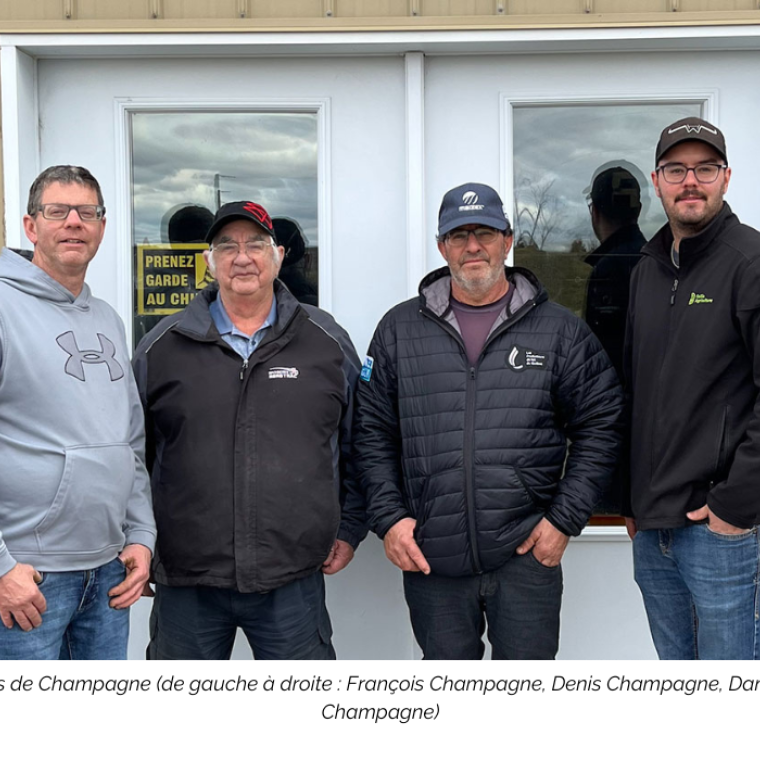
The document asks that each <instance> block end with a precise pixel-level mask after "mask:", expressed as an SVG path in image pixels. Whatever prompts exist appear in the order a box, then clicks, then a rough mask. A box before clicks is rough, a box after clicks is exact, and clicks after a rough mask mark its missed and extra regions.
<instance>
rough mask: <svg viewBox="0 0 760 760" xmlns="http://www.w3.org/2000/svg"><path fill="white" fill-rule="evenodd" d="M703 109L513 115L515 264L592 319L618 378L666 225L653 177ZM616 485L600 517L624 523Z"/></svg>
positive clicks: (522, 110) (599, 108)
mask: <svg viewBox="0 0 760 760" xmlns="http://www.w3.org/2000/svg"><path fill="white" fill-rule="evenodd" d="M700 112H701V108H700V105H699V104H698V103H693V102H692V103H688V102H684V103H678V104H672V103H649V104H619V103H614V104H598V103H597V104H593V105H592V104H588V105H538V104H536V105H520V106H515V107H514V108H513V111H512V114H513V135H514V192H515V225H514V227H515V252H514V262H515V264H516V265H517V266H524V267H527V268H528V269H530V270H532V271H533V272H534V273H535V274H536V276H537V277H538V278H539V280H541V282H542V283H543V284H544V286H545V287H546V289H547V290H548V292H549V296H550V298H552V300H554V301H557V302H558V303H561V304H563V305H564V306H566V307H568V308H569V309H571V310H572V311H573V312H574V313H575V314H577V315H578V316H581V317H583V318H585V319H586V320H587V321H588V323H589V325H590V326H591V328H592V330H594V332H595V333H596V335H597V337H598V338H599V340H600V341H601V343H602V345H603V346H604V348H605V350H606V351H607V353H608V354H609V356H610V358H611V360H612V363H613V364H614V365H615V368H616V369H617V371H618V373H620V374H622V347H623V334H624V329H625V316H626V312H627V309H628V283H629V279H630V274H631V271H632V269H633V267H634V266H635V265H636V263H637V262H638V260H639V258H640V255H639V252H640V250H641V247H642V246H643V244H644V243H645V242H646V240H648V239H649V238H651V237H652V235H654V233H655V232H656V231H657V230H658V229H659V228H660V227H661V226H662V225H663V224H665V223H666V221H667V220H666V217H665V214H664V212H663V210H662V207H661V205H660V203H659V202H658V200H657V198H656V196H655V194H654V190H653V188H652V183H651V180H650V177H649V175H650V172H651V170H652V169H653V168H654V150H655V146H656V144H657V140H658V138H659V136H660V132H661V131H662V129H663V128H664V127H665V126H667V125H668V124H670V123H672V122H674V121H676V120H677V119H681V118H683V117H685V116H699V115H700ZM621 489H622V484H621V482H620V480H619V478H618V479H617V481H616V483H614V484H613V488H612V489H611V491H610V493H609V495H608V498H607V499H606V500H605V503H603V504H601V505H600V506H599V507H598V509H597V510H596V513H597V514H598V515H616V514H619V513H620V498H621Z"/></svg>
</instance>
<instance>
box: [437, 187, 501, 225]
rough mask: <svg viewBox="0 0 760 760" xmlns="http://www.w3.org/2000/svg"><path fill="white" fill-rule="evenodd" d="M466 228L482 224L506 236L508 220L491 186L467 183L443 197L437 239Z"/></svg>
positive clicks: (499, 199) (497, 195)
mask: <svg viewBox="0 0 760 760" xmlns="http://www.w3.org/2000/svg"><path fill="white" fill-rule="evenodd" d="M464 224H483V225H485V226H487V227H493V228H494V229H496V230H501V231H502V232H506V231H507V230H509V229H510V226H509V219H508V218H507V215H506V213H505V212H504V204H503V203H502V202H501V198H499V194H498V193H497V192H496V190H494V189H493V188H492V187H489V186H488V185H481V184H479V183H477V182H467V183H466V184H464V185H459V187H455V188H453V189H452V190H449V191H448V192H447V193H446V195H444V196H443V201H442V202H441V209H440V211H439V212H438V237H443V236H444V235H445V234H446V233H447V232H451V230H453V229H456V228H457V227H461V226H462V225H464Z"/></svg>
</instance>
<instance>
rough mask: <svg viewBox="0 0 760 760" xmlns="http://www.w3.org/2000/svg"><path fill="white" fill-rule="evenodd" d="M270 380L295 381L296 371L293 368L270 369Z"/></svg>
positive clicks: (296, 377)
mask: <svg viewBox="0 0 760 760" xmlns="http://www.w3.org/2000/svg"><path fill="white" fill-rule="evenodd" d="M269 379H270V380H297V379H298V370H297V369H296V368H295V367H270V368H269Z"/></svg>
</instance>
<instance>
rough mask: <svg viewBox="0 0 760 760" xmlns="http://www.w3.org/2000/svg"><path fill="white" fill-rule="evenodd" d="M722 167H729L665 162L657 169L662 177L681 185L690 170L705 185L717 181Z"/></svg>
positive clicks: (672, 183)
mask: <svg viewBox="0 0 760 760" xmlns="http://www.w3.org/2000/svg"><path fill="white" fill-rule="evenodd" d="M721 169H728V166H727V165H726V164H699V165H698V166H684V165H683V164H664V165H663V166H658V167H657V168H656V169H655V171H656V172H661V173H662V178H663V179H664V180H665V181H666V182H667V183H669V184H671V185H680V184H681V182H683V181H684V180H685V179H686V177H688V176H689V172H694V178H695V179H696V180H697V182H699V183H700V184H703V185H708V184H710V182H715V180H716V179H718V175H719V174H720V170H721Z"/></svg>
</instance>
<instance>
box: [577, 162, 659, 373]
mask: <svg viewBox="0 0 760 760" xmlns="http://www.w3.org/2000/svg"><path fill="white" fill-rule="evenodd" d="M588 201H589V213H590V214H591V226H592V228H593V230H594V234H595V235H596V237H597V238H598V239H599V247H598V248H597V249H596V250H595V251H593V252H592V253H590V254H589V255H588V256H587V257H586V263H587V264H590V265H591V266H592V267H593V268H592V270H591V275H590V276H589V280H588V288H587V293H586V321H587V322H588V323H589V326H590V327H591V329H592V330H593V331H594V334H595V335H596V337H597V338H599V341H600V342H601V344H602V346H603V347H604V350H605V351H606V352H607V356H609V357H610V359H611V361H612V364H613V366H614V367H615V369H616V370H617V372H618V376H619V377H620V378H621V380H622V376H623V337H624V335H625V317H626V314H627V313H628V286H629V283H630V279H631V272H632V271H633V268H634V267H635V266H636V264H638V263H639V259H640V258H641V249H642V247H643V246H644V243H646V238H645V237H644V235H643V233H642V232H641V229H640V227H639V224H638V221H639V214H640V213H641V186H640V185H639V182H638V180H637V179H636V177H635V176H634V175H633V173H632V172H631V171H630V170H629V169H627V168H626V167H625V166H621V165H618V164H614V165H612V166H609V165H607V166H606V167H604V168H602V167H600V168H599V169H598V170H597V171H596V173H595V175H594V179H593V181H592V183H591V187H590V192H589V195H588Z"/></svg>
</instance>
